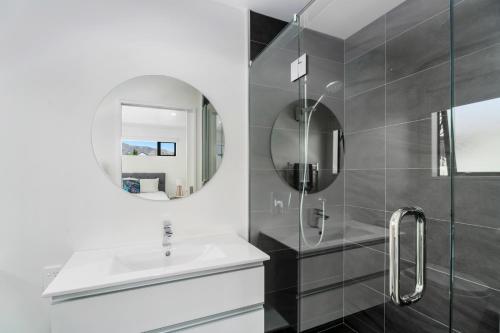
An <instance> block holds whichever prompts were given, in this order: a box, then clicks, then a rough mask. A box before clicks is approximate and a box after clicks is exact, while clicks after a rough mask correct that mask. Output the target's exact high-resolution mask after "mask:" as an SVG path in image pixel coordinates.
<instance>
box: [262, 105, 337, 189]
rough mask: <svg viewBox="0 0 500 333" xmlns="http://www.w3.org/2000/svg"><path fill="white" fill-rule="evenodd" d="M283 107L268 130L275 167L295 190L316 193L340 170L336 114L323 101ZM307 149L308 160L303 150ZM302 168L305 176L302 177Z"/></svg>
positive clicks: (329, 182) (332, 180)
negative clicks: (270, 130)
mask: <svg viewBox="0 0 500 333" xmlns="http://www.w3.org/2000/svg"><path fill="white" fill-rule="evenodd" d="M303 104H305V103H304V101H303V102H301V103H300V102H298V101H297V102H296V103H292V104H291V105H289V106H288V107H287V108H285V109H283V110H282V111H281V112H280V114H279V115H278V117H277V118H276V121H275V122H274V125H273V129H272V133H271V156H272V160H273V164H274V168H275V169H276V171H277V173H278V174H279V176H280V177H281V179H283V180H284V181H285V182H286V183H288V184H289V185H290V186H291V187H293V188H294V189H296V190H298V191H301V190H302V188H303V187H305V190H306V192H308V193H316V192H319V191H322V190H324V189H326V188H327V187H328V186H330V184H331V183H333V182H334V181H335V179H336V178H337V176H338V174H339V171H340V165H341V162H340V158H341V154H340V153H341V149H340V146H341V145H342V128H341V125H340V122H339V120H338V119H337V117H336V116H335V114H334V113H333V112H332V111H331V110H330V109H329V108H328V107H326V106H325V105H324V104H323V103H317V101H314V100H307V103H306V104H307V105H311V106H315V107H314V108H313V107H309V108H304V107H301V106H300V105H303ZM304 148H307V163H305V157H306V156H305V151H304ZM304 170H305V177H304Z"/></svg>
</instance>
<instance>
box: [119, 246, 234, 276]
mask: <svg viewBox="0 0 500 333" xmlns="http://www.w3.org/2000/svg"><path fill="white" fill-rule="evenodd" d="M224 257H226V254H225V253H224V251H222V250H221V249H219V248H218V247H217V246H216V245H213V244H207V245H200V244H182V243H181V244H179V245H177V247H176V248H175V249H174V250H173V251H172V253H171V255H170V256H168V257H167V256H165V249H163V248H158V249H147V248H146V249H134V250H128V251H121V252H119V253H116V254H115V256H114V257H113V259H112V263H111V274H123V273H130V272H135V271H144V270H154V269H163V268H170V269H172V268H173V267H175V266H181V265H190V264H194V263H195V262H196V261H206V260H217V259H222V258H224Z"/></svg>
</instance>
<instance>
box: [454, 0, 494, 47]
mask: <svg viewBox="0 0 500 333" xmlns="http://www.w3.org/2000/svg"><path fill="white" fill-rule="evenodd" d="M499 13H500V2H499V1H498V0H464V1H462V2H461V3H459V4H458V5H457V6H456V8H455V12H454V21H453V28H454V41H455V43H454V50H455V56H457V57H460V56H463V55H466V54H469V53H471V52H474V51H477V50H481V49H484V48H486V47H489V46H492V45H494V44H498V43H500V14H499Z"/></svg>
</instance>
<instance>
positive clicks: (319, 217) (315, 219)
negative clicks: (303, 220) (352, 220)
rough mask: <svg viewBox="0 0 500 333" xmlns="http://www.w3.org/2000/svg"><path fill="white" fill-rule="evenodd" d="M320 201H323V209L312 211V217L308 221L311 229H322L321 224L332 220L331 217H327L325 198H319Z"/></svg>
mask: <svg viewBox="0 0 500 333" xmlns="http://www.w3.org/2000/svg"><path fill="white" fill-rule="evenodd" d="M318 200H319V201H321V208H313V209H312V216H311V218H310V219H309V220H308V224H309V226H310V227H311V228H317V229H321V226H320V225H321V223H320V222H323V221H326V220H328V219H329V218H330V216H328V215H326V211H325V210H326V209H325V202H326V200H325V199H323V198H319V199H318Z"/></svg>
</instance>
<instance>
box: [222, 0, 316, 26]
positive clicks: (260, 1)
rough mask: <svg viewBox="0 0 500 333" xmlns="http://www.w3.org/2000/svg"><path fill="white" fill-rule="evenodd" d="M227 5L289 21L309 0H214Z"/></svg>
mask: <svg viewBox="0 0 500 333" xmlns="http://www.w3.org/2000/svg"><path fill="white" fill-rule="evenodd" d="M214 1H217V2H221V3H224V4H226V5H229V6H233V7H239V8H247V9H250V10H253V11H254V12H257V13H261V14H264V15H267V16H271V17H274V18H277V19H280V20H283V21H286V22H290V21H291V20H292V18H293V14H296V13H298V12H300V10H301V9H302V8H304V7H305V6H306V5H307V4H308V3H309V1H310V0H214Z"/></svg>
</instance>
